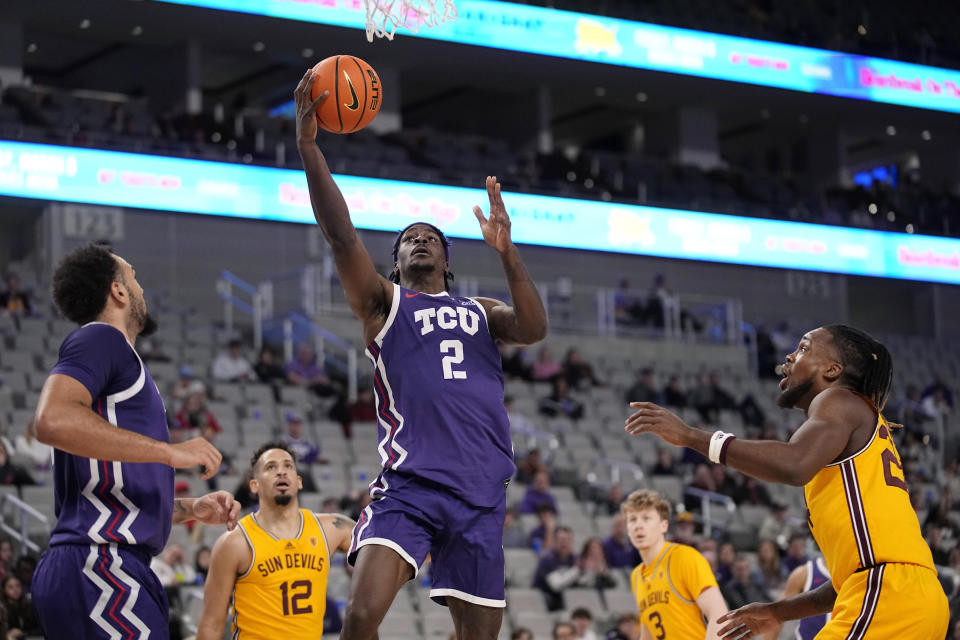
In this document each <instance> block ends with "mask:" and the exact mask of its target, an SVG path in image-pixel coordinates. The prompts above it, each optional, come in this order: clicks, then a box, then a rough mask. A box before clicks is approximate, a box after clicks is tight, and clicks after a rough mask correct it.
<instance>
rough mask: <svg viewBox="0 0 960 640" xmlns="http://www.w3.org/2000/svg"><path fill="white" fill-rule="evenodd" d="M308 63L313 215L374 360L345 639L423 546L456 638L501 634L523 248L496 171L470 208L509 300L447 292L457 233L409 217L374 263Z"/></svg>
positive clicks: (372, 616)
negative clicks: (337, 167)
mask: <svg viewBox="0 0 960 640" xmlns="http://www.w3.org/2000/svg"><path fill="white" fill-rule="evenodd" d="M313 80H314V73H313V71H308V72H307V73H306V74H304V76H303V78H302V79H301V81H300V84H299V85H298V86H297V88H296V90H295V92H294V97H295V99H296V105H297V147H298V149H299V151H300V156H301V158H302V159H303V166H304V170H305V172H306V175H307V184H308V186H309V189H310V202H311V204H312V206H313V212H314V216H315V217H316V219H317V223H318V224H319V225H320V229H321V230H322V231H323V234H324V236H325V237H326V239H327V242H328V243H329V244H330V247H331V248H332V250H333V255H334V259H335V261H336V265H337V271H338V273H339V275H340V279H341V281H342V282H343V287H344V290H345V292H346V297H347V302H348V303H349V304H350V307H351V308H352V309H353V312H354V313H355V314H356V315H357V317H358V318H359V319H360V321H361V323H362V325H363V333H364V339H365V341H366V344H367V356H368V357H369V358H370V360H371V361H372V362H373V365H374V392H375V395H376V401H377V416H378V421H379V430H380V436H381V440H380V447H379V450H380V454H381V462H382V469H381V472H380V474H379V476H378V477H377V479H376V480H375V481H374V482H373V483H372V484H371V485H370V493H371V496H372V497H373V498H374V500H373V502H372V503H371V504H370V505H369V506H368V507H367V508H366V509H364V511H363V512H362V514H361V516H360V519H359V521H358V522H357V526H356V528H355V529H354V533H353V540H352V544H351V548H350V552H349V555H348V561H349V562H350V563H351V564H354V566H355V571H354V574H353V581H352V583H351V588H350V597H349V600H348V602H347V608H346V612H345V616H344V626H343V631H342V634H341V636H340V637H341V638H344V639H346V640H368V639H370V638H376V637H377V628H378V626H379V624H380V621H381V620H382V619H383V617H384V615H385V614H386V612H387V609H388V608H389V607H390V604H391V603H392V602H393V599H394V597H395V596H396V594H397V592H398V591H399V590H400V589H401V587H402V586H403V585H404V583H406V582H407V581H408V580H410V579H412V578H414V577H415V576H416V575H417V573H418V571H419V568H420V566H421V564H422V563H423V561H424V559H425V558H426V556H427V554H428V553H429V554H430V555H431V557H432V568H431V580H432V583H431V590H430V596H431V598H433V599H434V600H435V601H437V602H439V603H440V604H445V605H446V606H447V607H449V609H450V614H451V616H452V617H453V622H454V627H455V629H456V633H457V637H458V638H459V639H460V640H474V639H481V638H482V639H491V640H492V639H493V638H496V637H497V635H498V633H499V631H500V625H501V622H502V619H503V608H504V607H505V606H506V601H505V599H504V585H503V578H504V571H503V546H502V538H503V520H504V514H505V507H506V485H507V483H508V482H509V480H510V478H511V477H512V476H513V473H514V470H515V467H514V464H513V455H512V447H511V443H510V425H509V422H508V420H507V414H506V411H505V409H504V407H503V370H502V368H501V365H500V355H499V353H498V350H497V347H496V341H497V340H499V341H502V342H505V343H509V344H518V345H527V344H532V343H534V342H537V341H539V340H542V339H543V338H544V336H545V335H546V332H547V318H546V312H545V310H544V307H543V303H542V301H541V300H540V296H539V294H538V293H537V289H536V287H535V286H534V283H533V281H532V280H531V278H530V275H529V274H528V273H527V270H526V267H525V266H524V264H523V262H522V261H521V259H520V254H519V252H518V251H517V248H516V247H515V246H514V244H513V242H512V241H511V239H510V218H509V216H508V215H507V211H506V208H505V207H504V204H503V199H502V198H501V196H500V184H499V183H498V182H497V180H496V178H493V177H488V178H487V180H486V188H487V195H488V199H489V202H490V212H489V215H487V216H485V215H484V214H483V211H482V210H481V209H480V207H474V214H475V215H476V217H477V221H478V222H479V224H480V229H481V231H482V233H483V239H484V240H485V241H486V243H487V244H489V245H490V246H491V247H493V248H494V249H495V250H496V251H497V254H498V255H499V256H500V261H501V263H502V264H503V269H504V272H505V274H506V278H507V283H508V285H509V287H510V295H511V297H512V299H513V305H512V306H510V305H507V304H505V303H504V302H500V301H499V300H492V299H489V298H462V297H454V296H451V295H450V294H449V293H448V285H449V282H450V280H451V279H452V278H453V274H452V273H450V264H449V243H448V242H447V239H446V237H445V236H444V234H443V233H442V232H441V231H440V230H439V229H437V228H436V227H434V226H433V225H431V224H428V223H414V224H411V225H409V226H408V227H406V228H405V229H403V230H402V231H401V232H400V233H399V234H398V236H397V240H396V242H395V244H394V250H393V259H394V268H393V272H392V273H391V274H390V279H389V280H388V279H386V278H384V277H383V276H381V275H379V274H378V273H377V271H376V269H375V268H374V265H373V261H372V260H371V259H370V256H369V255H368V253H367V251H366V249H365V248H364V246H363V244H361V242H360V239H359V237H358V236H357V232H356V229H354V227H353V223H352V222H351V220H350V212H349V211H348V209H347V204H346V202H345V201H344V199H343V195H342V194H341V193H340V190H339V188H338V187H337V185H336V183H335V182H334V180H333V177H332V176H331V175H330V170H329V168H328V167H327V163H326V161H325V159H324V157H323V154H322V153H321V152H320V149H319V148H318V146H317V143H316V135H317V123H316V118H315V116H314V113H315V111H316V108H317V106H318V105H320V104H321V103H322V102H323V101H324V100H326V99H328V93H323V94H321V95H320V96H319V97H318V98H317V99H316V100H311V97H310V87H311V86H312V84H313Z"/></svg>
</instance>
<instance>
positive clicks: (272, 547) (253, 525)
mask: <svg viewBox="0 0 960 640" xmlns="http://www.w3.org/2000/svg"><path fill="white" fill-rule="evenodd" d="M240 528H241V530H242V531H243V535H244V536H245V537H246V539H247V543H248V544H249V545H250V549H251V550H252V552H253V561H252V562H251V563H250V567H249V568H248V569H247V571H246V573H244V574H243V575H241V576H240V577H239V578H237V583H236V587H235V588H234V591H233V599H234V609H235V610H236V620H235V621H234V625H233V631H234V635H233V637H234V638H235V639H237V640H276V638H298V639H299V638H316V639H317V640H319V638H320V636H321V635H322V634H323V614H324V610H325V605H326V596H327V576H328V575H330V553H329V551H328V549H327V541H326V538H324V535H323V530H322V529H321V528H320V523H319V521H318V520H317V517H316V516H315V515H314V514H313V512H311V511H308V510H306V509H301V510H300V533H299V535H298V536H297V537H296V538H292V539H289V540H278V539H277V538H275V537H274V536H273V535H272V534H270V533H268V532H267V531H265V530H264V529H263V528H262V527H261V526H260V525H259V524H258V523H257V521H256V519H255V517H254V514H250V515H248V516H246V517H244V518H243V519H241V520H240Z"/></svg>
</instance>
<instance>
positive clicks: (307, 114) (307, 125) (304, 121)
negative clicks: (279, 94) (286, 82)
mask: <svg viewBox="0 0 960 640" xmlns="http://www.w3.org/2000/svg"><path fill="white" fill-rule="evenodd" d="M316 73H317V72H316V71H314V70H313V69H307V72H306V73H305V74H303V77H302V78H301V79H300V84H298V85H297V88H296V89H294V90H293V99H294V102H295V103H296V105H297V142H309V143H313V142H315V141H316V139H317V116H316V114H317V107H318V106H320V103H321V102H323V101H324V100H326V99H327V98H328V97H329V96H330V92H329V91H324V92H323V93H321V94H320V95H319V96H317V99H316V100H314V99H313V98H312V91H313V81H314V79H315V78H316Z"/></svg>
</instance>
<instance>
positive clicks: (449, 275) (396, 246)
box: [387, 222, 454, 291]
mask: <svg viewBox="0 0 960 640" xmlns="http://www.w3.org/2000/svg"><path fill="white" fill-rule="evenodd" d="M418 224H422V225H424V226H426V227H430V228H431V229H433V232H434V233H436V234H437V236H439V237H440V244H441V245H443V251H444V253H445V254H446V258H447V262H450V241H449V240H447V236H445V235H444V234H443V231H440V229H438V228H436V227H435V226H433V225H432V224H430V223H429V222H414V223H411V224H408V225H407V226H405V227H404V228H403V229H401V230H400V232H399V233H398V234H397V237H396V239H395V240H394V241H393V270H392V271H391V272H390V275H389V276H387V280H389V281H390V282H395V283H397V284H400V266H399V265H398V264H397V252H398V251H400V241H401V240H402V239H403V234H405V233H406V232H407V230H408V229H409V228H410V227H415V226H417V225H418ZM453 280H454V275H453V272H452V271H450V270H449V269H447V270H446V271H445V272H444V273H443V288H444V289H446V290H447V291H450V285H451V284H452V283H453Z"/></svg>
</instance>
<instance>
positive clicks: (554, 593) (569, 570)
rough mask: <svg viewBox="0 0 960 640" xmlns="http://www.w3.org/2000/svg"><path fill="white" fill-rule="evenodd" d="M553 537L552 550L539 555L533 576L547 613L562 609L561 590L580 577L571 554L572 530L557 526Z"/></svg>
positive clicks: (573, 556) (574, 555)
mask: <svg viewBox="0 0 960 640" xmlns="http://www.w3.org/2000/svg"><path fill="white" fill-rule="evenodd" d="M554 535H555V540H556V541H555V543H554V546H553V549H549V550H548V551H545V552H543V553H541V554H540V561H539V562H538V563H537V570H536V573H534V576H533V586H534V587H535V588H537V589H540V591H542V592H543V596H544V599H545V601H546V605H547V610H548V611H559V610H560V609H563V590H564V589H566V588H567V587H569V586H571V585H573V584H574V583H575V582H576V581H577V578H579V576H580V570H579V569H578V568H577V556H576V554H575V553H574V552H573V530H572V529H570V527H565V526H559V527H557V530H556V533H555V534H554ZM554 637H556V635H554ZM573 637H575V636H571V640H572V638H573Z"/></svg>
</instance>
